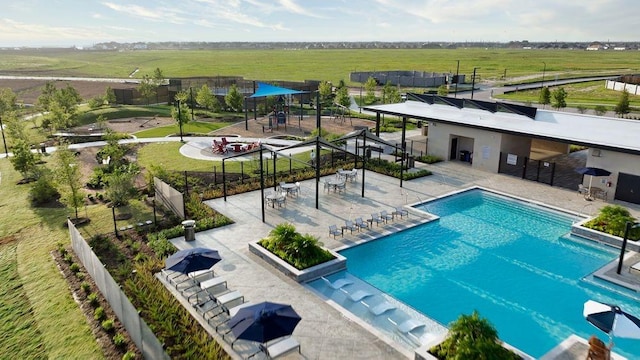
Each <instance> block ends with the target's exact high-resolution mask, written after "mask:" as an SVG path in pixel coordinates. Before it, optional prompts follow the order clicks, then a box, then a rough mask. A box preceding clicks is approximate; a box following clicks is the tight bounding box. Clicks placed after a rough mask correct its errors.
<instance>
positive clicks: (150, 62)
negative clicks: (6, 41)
mask: <svg viewBox="0 0 640 360" xmlns="http://www.w3.org/2000/svg"><path fill="white" fill-rule="evenodd" d="M458 60H459V61H460V73H461V74H467V76H470V74H471V73H473V68H474V67H475V68H478V69H477V75H478V76H479V79H482V80H491V79H493V80H506V81H509V80H510V79H513V78H516V77H521V76H527V75H532V74H539V75H540V77H541V76H542V70H543V68H544V66H545V65H544V64H543V63H546V75H547V76H549V78H550V77H554V76H556V75H558V76H560V77H565V76H572V77H575V76H586V75H599V74H628V73H637V72H639V71H640V63H638V61H637V52H632V51H584V50H522V49H481V48H469V49H446V50H445V49H442V50H438V49H396V50H394V49H380V50H371V49H362V50H353V49H348V50H346V49H345V50H305V49H301V50H202V51H197V50H164V51H162V50H156V51H151V50H148V51H123V52H116V51H79V50H19V51H17V50H4V51H0V69H2V71H0V73H1V74H2V75H9V74H10V75H39V76H47V75H58V76H88V77H117V78H126V77H128V76H129V74H130V73H131V72H133V71H134V70H135V69H136V68H139V71H138V72H137V73H136V75H135V77H136V78H141V77H142V76H143V75H145V74H149V75H152V74H153V71H154V69H156V68H160V69H161V70H162V71H163V73H164V76H165V77H167V78H176V77H191V76H217V75H225V76H242V77H244V78H246V79H260V80H294V81H302V80H330V81H334V82H337V81H339V80H341V79H342V80H345V81H347V82H349V73H350V72H353V71H385V70H417V71H434V72H451V73H455V72H456V66H457V61H458ZM505 73H506V79H503V76H504V75H505Z"/></svg>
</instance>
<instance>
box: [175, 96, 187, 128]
mask: <svg viewBox="0 0 640 360" xmlns="http://www.w3.org/2000/svg"><path fill="white" fill-rule="evenodd" d="M171 117H172V118H173V119H174V120H175V121H176V123H177V124H178V126H179V127H180V128H182V127H183V126H184V125H185V124H186V123H188V122H189V120H191V116H190V115H189V107H188V106H187V104H185V103H183V102H182V101H180V100H178V101H177V102H176V106H174V107H173V108H171Z"/></svg>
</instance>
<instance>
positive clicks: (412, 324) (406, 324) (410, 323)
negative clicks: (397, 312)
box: [387, 318, 425, 334]
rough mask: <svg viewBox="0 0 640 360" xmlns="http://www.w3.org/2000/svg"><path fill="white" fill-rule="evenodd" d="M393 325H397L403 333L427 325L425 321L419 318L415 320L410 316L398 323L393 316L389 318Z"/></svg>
mask: <svg viewBox="0 0 640 360" xmlns="http://www.w3.org/2000/svg"><path fill="white" fill-rule="evenodd" d="M387 319H388V320H389V321H390V322H391V323H392V324H393V325H395V326H396V328H397V329H398V331H399V332H401V333H403V334H408V333H410V332H412V331H413V330H415V329H419V328H421V327H423V326H425V324H424V323H421V322H420V321H418V320H415V319H413V318H409V319H407V320H404V321H402V322H400V323H397V322H395V321H393V319H391V318H387Z"/></svg>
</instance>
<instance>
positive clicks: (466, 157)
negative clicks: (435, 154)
mask: <svg viewBox="0 0 640 360" xmlns="http://www.w3.org/2000/svg"><path fill="white" fill-rule="evenodd" d="M460 161H469V152H468V151H467V150H462V151H460Z"/></svg>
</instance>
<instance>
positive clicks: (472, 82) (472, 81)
mask: <svg viewBox="0 0 640 360" xmlns="http://www.w3.org/2000/svg"><path fill="white" fill-rule="evenodd" d="M477 69H480V68H479V67H474V68H473V79H472V80H471V100H473V89H474V88H475V87H476V70H477Z"/></svg>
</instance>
